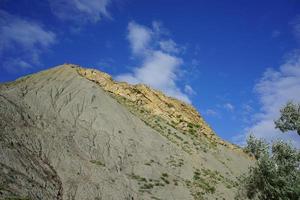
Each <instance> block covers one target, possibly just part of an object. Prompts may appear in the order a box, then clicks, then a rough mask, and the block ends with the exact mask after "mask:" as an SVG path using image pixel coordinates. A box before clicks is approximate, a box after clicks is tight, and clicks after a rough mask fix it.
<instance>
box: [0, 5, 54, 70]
mask: <svg viewBox="0 0 300 200" xmlns="http://www.w3.org/2000/svg"><path fill="white" fill-rule="evenodd" d="M0 16H1V19H0V58H1V60H2V65H5V66H3V67H4V68H6V69H7V70H9V68H10V67H11V68H15V70H17V68H18V66H19V68H20V69H26V68H30V66H31V65H34V64H35V65H36V64H38V63H39V58H40V54H41V53H42V51H43V50H45V49H47V48H48V47H49V46H51V45H52V44H54V43H55V41H56V35H55V34H54V33H53V32H51V31H48V30H46V29H44V28H43V27H42V25H40V24H37V23H35V22H33V21H30V20H25V19H21V18H19V17H17V16H14V15H11V14H9V13H7V12H5V11H2V10H0ZM16 58H17V59H16Z"/></svg>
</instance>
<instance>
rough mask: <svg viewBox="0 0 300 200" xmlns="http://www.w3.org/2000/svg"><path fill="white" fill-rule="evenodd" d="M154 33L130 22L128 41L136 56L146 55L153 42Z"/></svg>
mask: <svg viewBox="0 0 300 200" xmlns="http://www.w3.org/2000/svg"><path fill="white" fill-rule="evenodd" d="M152 36H153V32H152V30H151V29H149V28H148V27H146V26H143V25H140V24H137V23H135V22H130V23H129V24H128V36H127V37H128V40H129V43H130V46H131V49H132V52H133V53H134V54H145V53H146V52H147V49H148V48H149V42H150V41H151V40H152Z"/></svg>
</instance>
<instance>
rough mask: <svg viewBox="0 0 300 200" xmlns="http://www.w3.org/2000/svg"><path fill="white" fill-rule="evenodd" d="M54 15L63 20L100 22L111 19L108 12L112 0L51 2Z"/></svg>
mask: <svg viewBox="0 0 300 200" xmlns="http://www.w3.org/2000/svg"><path fill="white" fill-rule="evenodd" d="M49 3H50V7H51V10H52V12H53V13H54V15H56V16H57V17H58V18H60V19H62V20H67V21H75V22H87V21H89V22H98V21H99V20H100V19H101V18H102V17H110V16H109V13H108V11H107V7H108V5H109V4H110V3H111V0H88V1H86V0H49Z"/></svg>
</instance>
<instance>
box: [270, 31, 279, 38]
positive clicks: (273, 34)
mask: <svg viewBox="0 0 300 200" xmlns="http://www.w3.org/2000/svg"><path fill="white" fill-rule="evenodd" d="M280 35H281V32H280V31H278V30H274V31H273V32H272V35H271V37H272V38H278V37H279V36H280Z"/></svg>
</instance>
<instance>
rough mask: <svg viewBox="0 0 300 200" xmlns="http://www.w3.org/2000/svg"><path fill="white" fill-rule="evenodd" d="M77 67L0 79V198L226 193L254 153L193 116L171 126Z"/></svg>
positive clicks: (229, 194) (193, 196) (205, 195)
mask: <svg viewBox="0 0 300 200" xmlns="http://www.w3.org/2000/svg"><path fill="white" fill-rule="evenodd" d="M78 69H79V68H78V67H77V66H74V65H62V66H58V67H56V68H53V69H50V70H47V71H44V72H41V73H38V74H35V75H32V76H28V77H24V78H22V79H19V80H17V81H15V82H12V83H9V84H5V85H0V97H1V98H0V100H1V106H0V120H1V121H0V122H1V132H0V134H1V135H0V136H1V143H0V144H1V146H0V158H1V159H0V172H1V176H0V199H1V198H8V197H18V198H28V199H40V196H43V199H105V200H106V199H108V200H109V199H114V200H119V199H131V200H132V199H134V200H138V199H163V200H165V199H173V200H174V199H178V200H182V199H187V200H188V199H215V198H224V199H233V196H234V193H235V190H236V189H235V186H236V178H235V177H236V176H238V175H239V174H240V173H242V172H244V171H245V170H247V167H248V166H249V164H250V163H251V161H250V160H249V159H248V157H246V156H245V155H244V154H242V153H240V152H237V151H232V150H230V149H229V148H228V147H226V146H223V145H219V143H214V142H211V141H212V140H210V138H211V137H207V136H205V135H203V134H197V133H198V131H199V129H201V127H200V125H197V123H198V122H196V121H188V120H199V119H196V118H197V114H195V115H194V114H193V115H192V116H193V117H190V116H189V115H187V116H182V117H178V118H179V120H180V119H182V120H185V123H187V126H183V125H182V124H183V123H182V122H179V123H175V124H174V123H172V122H171V121H170V120H168V119H167V118H166V116H167V117H170V119H173V118H174V116H175V118H176V117H177V115H180V113H177V111H176V110H175V111H174V113H173V114H172V115H171V113H168V114H166V116H165V114H163V112H165V110H164V109H165V108H164V106H165V105H161V106H160V107H159V109H161V113H159V112H158V111H155V112H158V113H155V114H153V112H154V111H151V110H149V109H150V108H149V109H147V107H144V106H141V108H142V109H140V108H138V107H137V106H136V102H135V101H131V100H128V98H124V96H123V95H115V94H112V95H113V98H112V96H111V95H109V94H108V92H109V91H108V90H103V86H102V85H101V86H100V85H99V83H98V82H97V83H95V82H93V81H90V80H88V79H87V78H86V77H82V76H79V75H78ZM141 87H143V86H141ZM148 89H149V90H151V89H150V88H148ZM145 91H146V89H145ZM154 92H155V91H154ZM137 93H139V92H137ZM128 94H129V93H128ZM141 95H142V94H141ZM151 95H152V94H151ZM146 96H147V95H146ZM132 98H133V97H132ZM147 98H150V97H149V95H148V96H147ZM153 98H154V97H153ZM157 98H158V97H157ZM159 98H163V97H159ZM166 98H167V97H166ZM168 103H169V102H168ZM172 104H174V107H177V106H181V105H180V103H178V104H177V102H176V100H174V102H173V103H172ZM140 105H146V104H145V103H143V102H141V104H140ZM186 106H188V105H186ZM171 108H172V106H171ZM182 109H186V107H185V108H182ZM142 110H143V111H142ZM155 110H156V109H155ZM168 112H169V111H168ZM187 112H190V111H187ZM132 113H133V114H132ZM169 115H171V116H172V117H171V116H169ZM193 118H195V119H193ZM199 118H200V116H199ZM141 119H142V120H141ZM173 120H175V119H173ZM200 120H201V118H200ZM199 122H200V121H199ZM189 123H191V124H194V126H192V128H191V127H190V126H191V125H190V124H189ZM179 126H180V128H178V127H179ZM181 126H182V127H181ZM185 127H187V129H186V130H185ZM207 127H208V126H207ZM190 129H193V131H189V130H190ZM189 132H191V133H193V134H189ZM212 134H213V133H212ZM33 188H35V189H33Z"/></svg>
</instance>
